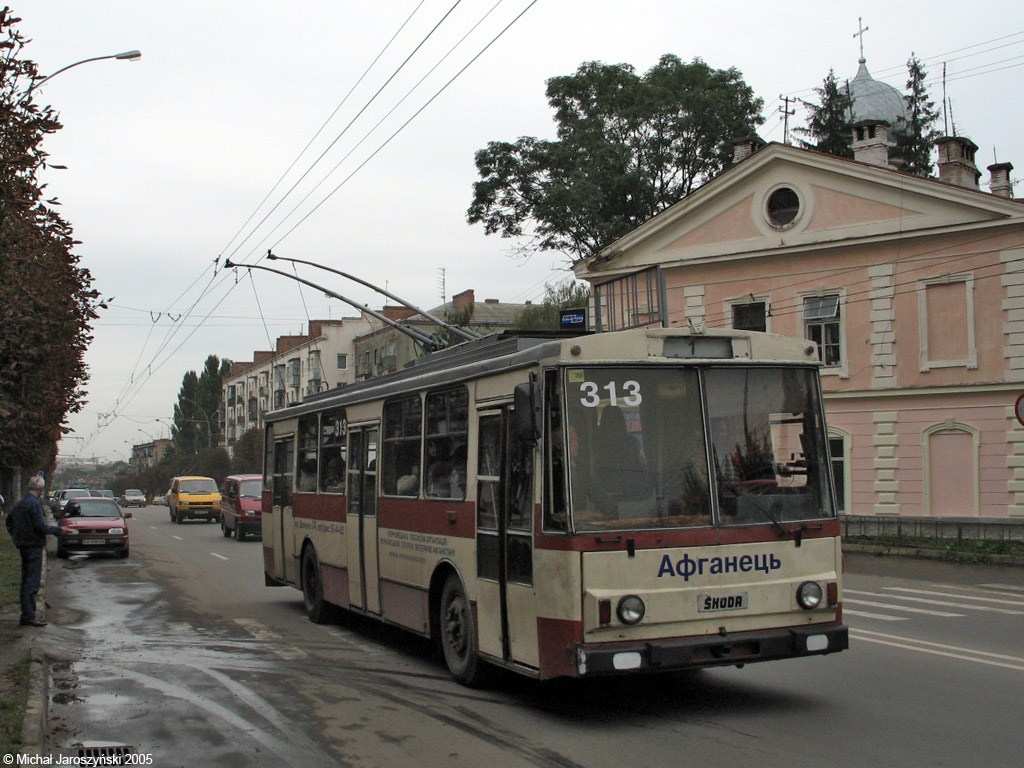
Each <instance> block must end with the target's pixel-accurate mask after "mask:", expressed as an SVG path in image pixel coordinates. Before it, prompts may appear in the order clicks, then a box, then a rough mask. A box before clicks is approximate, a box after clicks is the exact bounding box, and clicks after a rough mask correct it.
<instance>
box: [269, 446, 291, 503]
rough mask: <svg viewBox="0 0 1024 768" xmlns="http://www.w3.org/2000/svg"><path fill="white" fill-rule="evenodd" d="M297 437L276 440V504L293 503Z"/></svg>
mask: <svg viewBox="0 0 1024 768" xmlns="http://www.w3.org/2000/svg"><path fill="white" fill-rule="evenodd" d="M294 462H295V438H294V437H290V436H288V437H282V438H279V439H277V440H276V441H275V442H274V506H275V507H282V508H283V507H290V506H291V505H292V480H293V479H294V471H295V470H294Z"/></svg>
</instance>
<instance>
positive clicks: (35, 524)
mask: <svg viewBox="0 0 1024 768" xmlns="http://www.w3.org/2000/svg"><path fill="white" fill-rule="evenodd" d="M10 515H11V519H12V521H13V522H14V530H12V531H11V537H12V538H13V539H14V546H16V547H45V546H46V534H48V533H53V534H58V533H60V528H58V527H57V526H55V525H47V524H46V515H45V513H44V512H43V503H42V502H41V501H40V500H39V497H38V496H36V495H35V494H34V493H26V494H25V495H24V496H23V497H22V499H21V501H19V502H18V503H17V504H15V505H14V508H13V509H11V511H10Z"/></svg>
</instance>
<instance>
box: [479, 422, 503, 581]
mask: <svg viewBox="0 0 1024 768" xmlns="http://www.w3.org/2000/svg"><path fill="white" fill-rule="evenodd" d="M502 459H503V457H502V454H501V415H500V414H488V415H484V416H481V417H480V426H479V445H478V448H477V503H476V528H477V576H479V577H480V578H482V579H493V580H494V581H497V580H498V577H499V575H500V574H499V567H500V559H499V558H500V550H499V545H500V540H499V538H498V513H499V511H500V510H501V504H500V501H499V497H498V494H499V493H500V492H501V463H502Z"/></svg>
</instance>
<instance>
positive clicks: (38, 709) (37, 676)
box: [18, 646, 50, 756]
mask: <svg viewBox="0 0 1024 768" xmlns="http://www.w3.org/2000/svg"><path fill="white" fill-rule="evenodd" d="M30 653H31V657H32V661H31V668H30V670H29V690H28V703H27V704H26V706H25V720H24V721H23V722H22V726H21V749H20V750H18V754H20V755H26V756H42V755H43V754H44V753H45V747H46V722H47V713H48V711H49V710H48V706H47V704H48V703H49V695H48V694H49V687H50V673H49V668H48V666H47V664H46V655H45V654H44V653H43V652H42V650H40V649H39V648H37V647H35V646H33V647H32V649H31V651H30Z"/></svg>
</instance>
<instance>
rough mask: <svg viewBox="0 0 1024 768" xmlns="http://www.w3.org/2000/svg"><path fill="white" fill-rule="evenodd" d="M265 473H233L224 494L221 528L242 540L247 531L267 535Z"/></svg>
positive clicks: (227, 479) (228, 536)
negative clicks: (263, 512)
mask: <svg viewBox="0 0 1024 768" xmlns="http://www.w3.org/2000/svg"><path fill="white" fill-rule="evenodd" d="M262 509H263V476H262V475H229V476H228V477H227V478H226V479H225V480H224V490H223V491H221V495H220V528H221V531H223V532H224V537H225V538H230V537H231V534H232V532H234V534H235V538H236V539H238V540H239V541H241V540H242V539H244V538H245V535H246V534H247V533H254V534H256V535H257V536H262V535H263V522H262V520H263V517H262V515H261V514H260V513H261V512H262Z"/></svg>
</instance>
